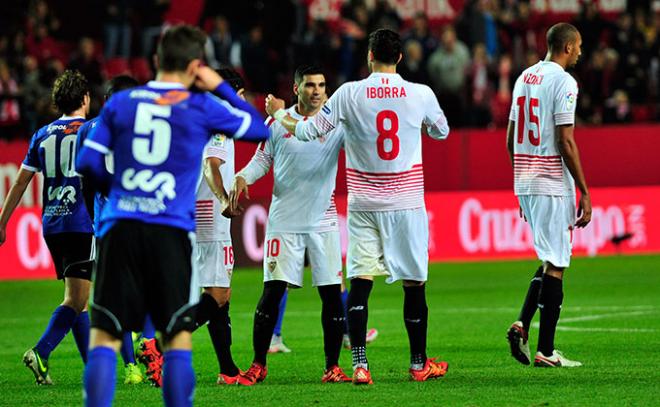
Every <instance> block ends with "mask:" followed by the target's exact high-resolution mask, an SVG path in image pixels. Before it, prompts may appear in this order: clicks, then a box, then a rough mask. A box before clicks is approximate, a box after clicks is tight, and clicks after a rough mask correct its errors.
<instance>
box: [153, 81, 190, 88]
mask: <svg viewBox="0 0 660 407" xmlns="http://www.w3.org/2000/svg"><path fill="white" fill-rule="evenodd" d="M147 86H148V87H150V88H153V89H185V87H184V86H183V84H181V83H177V82H161V81H149V82H148V83H147Z"/></svg>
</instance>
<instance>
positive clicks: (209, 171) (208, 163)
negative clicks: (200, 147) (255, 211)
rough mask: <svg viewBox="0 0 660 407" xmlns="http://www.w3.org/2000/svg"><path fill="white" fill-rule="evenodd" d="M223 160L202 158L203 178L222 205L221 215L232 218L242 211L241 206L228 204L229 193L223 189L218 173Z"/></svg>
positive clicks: (220, 176)
mask: <svg viewBox="0 0 660 407" xmlns="http://www.w3.org/2000/svg"><path fill="white" fill-rule="evenodd" d="M224 163H225V162H224V161H223V160H221V159H219V158H217V157H207V158H205V159H204V179H205V180H206V183H207V185H208V186H209V188H210V189H211V191H212V192H213V195H215V197H216V198H218V201H220V204H221V205H222V216H224V217H225V218H233V217H235V216H238V215H240V214H241V213H243V208H242V207H241V206H237V207H235V208H233V207H232V206H231V205H230V204H229V194H227V191H225V188H224V186H223V181H222V174H221V173H220V166H221V165H223V164H224Z"/></svg>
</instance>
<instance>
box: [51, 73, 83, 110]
mask: <svg viewBox="0 0 660 407" xmlns="http://www.w3.org/2000/svg"><path fill="white" fill-rule="evenodd" d="M88 94H89V83H88V82H87V78H85V77H84V76H83V74H81V73H80V72H78V71H72V70H68V69H67V70H66V71H64V73H63V74H62V75H60V76H59V77H57V79H55V83H54V84H53V93H52V94H51V99H52V101H53V104H54V105H55V107H56V108H57V110H59V111H60V112H62V113H64V114H70V113H72V112H74V111H76V110H77V109H79V108H80V107H81V106H82V105H83V103H84V100H85V95H88Z"/></svg>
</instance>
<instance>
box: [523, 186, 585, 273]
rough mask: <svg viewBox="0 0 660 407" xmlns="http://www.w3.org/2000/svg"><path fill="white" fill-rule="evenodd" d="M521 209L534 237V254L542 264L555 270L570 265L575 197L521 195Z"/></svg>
mask: <svg viewBox="0 0 660 407" xmlns="http://www.w3.org/2000/svg"><path fill="white" fill-rule="evenodd" d="M518 201H519V202H520V207H521V208H522V210H523V213H524V214H525V217H526V218H527V222H528V223H529V226H531V228H532V234H533V235H534V250H536V255H537V256H538V257H539V259H540V260H541V261H543V262H548V263H550V264H552V265H553V266H555V267H568V266H569V265H570V263H571V250H572V240H573V225H574V224H575V197H572V196H546V195H521V196H519V197H518Z"/></svg>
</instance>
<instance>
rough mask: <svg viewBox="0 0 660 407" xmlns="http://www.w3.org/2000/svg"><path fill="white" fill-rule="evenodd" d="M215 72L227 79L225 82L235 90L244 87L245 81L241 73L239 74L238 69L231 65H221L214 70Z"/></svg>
mask: <svg viewBox="0 0 660 407" xmlns="http://www.w3.org/2000/svg"><path fill="white" fill-rule="evenodd" d="M216 72H217V73H218V75H220V76H222V79H224V80H225V81H227V83H228V84H229V85H230V86H231V87H232V88H233V89H234V90H235V91H236V92H238V91H239V90H240V89H243V88H244V87H245V81H244V80H243V77H241V74H239V73H238V71H236V70H235V69H234V68H232V67H231V66H221V67H220V68H218V69H217V70H216Z"/></svg>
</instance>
